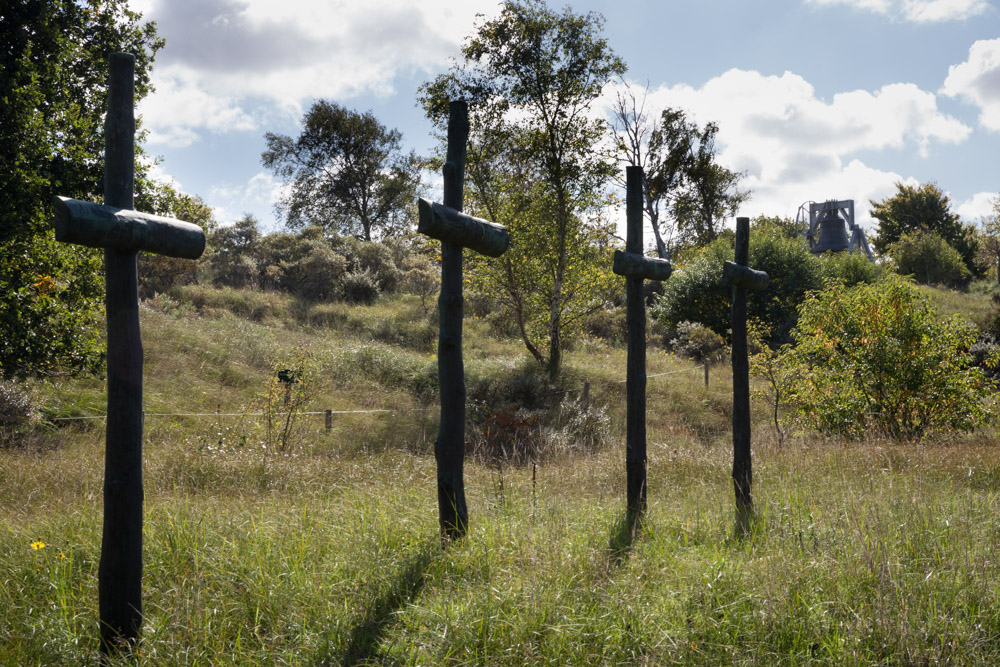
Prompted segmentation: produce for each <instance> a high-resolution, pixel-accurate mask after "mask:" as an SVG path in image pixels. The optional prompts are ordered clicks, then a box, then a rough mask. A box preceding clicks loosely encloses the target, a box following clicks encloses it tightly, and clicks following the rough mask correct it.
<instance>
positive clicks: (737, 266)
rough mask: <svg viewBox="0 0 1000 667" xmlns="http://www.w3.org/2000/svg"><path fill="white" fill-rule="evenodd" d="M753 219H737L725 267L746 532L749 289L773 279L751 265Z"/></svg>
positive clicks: (739, 497) (741, 517)
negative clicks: (733, 250)
mask: <svg viewBox="0 0 1000 667" xmlns="http://www.w3.org/2000/svg"><path fill="white" fill-rule="evenodd" d="M749 255H750V218H737V219H736V253H735V257H734V259H735V262H725V263H724V264H723V266H722V275H723V280H724V281H725V282H727V283H728V284H730V285H731V286H732V290H733V297H732V298H733V300H732V310H731V316H732V324H731V326H732V332H733V352H732V360H733V490H734V491H735V494H736V531H737V534H739V535H744V534H746V533H747V531H748V530H749V528H750V519H751V517H752V516H753V494H752V493H751V489H752V486H753V467H752V461H751V454H750V358H749V353H748V350H747V290H748V289H752V290H763V289H766V288H767V286H768V284H769V283H770V282H771V279H770V277H769V276H768V275H767V274H766V273H764V272H763V271H755V270H754V269H751V268H748V267H747V263H748V262H749Z"/></svg>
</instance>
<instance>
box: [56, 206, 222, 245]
mask: <svg viewBox="0 0 1000 667" xmlns="http://www.w3.org/2000/svg"><path fill="white" fill-rule="evenodd" d="M52 204H53V210H54V214H55V228H56V241H62V242H63V243H75V244H76V245H84V246H88V247H91V248H114V249H115V250H122V251H125V252H136V251H140V250H141V251H144V252H151V253H154V254H157V255H167V256H168V257H183V258H184V259H198V258H199V257H201V255H202V253H203V252H205V232H203V231H202V230H201V227H199V226H198V225H195V224H193V223H190V222H183V221H181V220H175V219H173V218H164V217H162V216H159V215H151V214H149V213H140V212H139V211H133V210H130V209H122V208H117V207H115V206H106V205H104V204H94V203H91V202H87V201H80V200H79V199H70V198H68V197H60V196H58V195H55V196H53V197H52Z"/></svg>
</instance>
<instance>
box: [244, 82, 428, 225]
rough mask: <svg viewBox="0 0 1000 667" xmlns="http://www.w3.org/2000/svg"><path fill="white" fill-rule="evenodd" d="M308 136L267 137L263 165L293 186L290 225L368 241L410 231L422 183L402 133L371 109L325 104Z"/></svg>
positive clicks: (307, 124)
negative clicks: (402, 143) (403, 146)
mask: <svg viewBox="0 0 1000 667" xmlns="http://www.w3.org/2000/svg"><path fill="white" fill-rule="evenodd" d="M302 124H303V130H302V134H300V135H299V137H298V138H297V139H292V138H291V137H289V136H285V135H280V134H272V133H271V132H268V133H267V134H265V135H264V139H265V141H266V142H267V150H266V151H264V153H263V154H262V155H261V161H262V162H263V164H264V166H265V167H267V168H268V169H270V170H272V171H273V172H274V173H275V174H276V175H278V176H279V177H280V178H282V179H284V180H285V182H286V183H289V184H290V185H291V190H290V192H289V194H288V195H287V196H286V197H285V198H284V199H283V200H282V201H281V203H280V204H279V210H281V211H283V212H284V214H285V216H286V218H285V219H286V223H287V224H288V226H289V227H291V228H293V229H296V228H299V227H308V226H311V225H317V226H320V227H324V228H326V229H328V230H329V231H331V232H337V233H341V234H351V235H354V236H356V237H357V238H359V239H362V240H364V241H371V240H372V238H373V236H376V237H387V236H394V235H397V234H399V233H401V232H402V231H405V230H406V228H407V226H408V225H409V220H410V218H411V209H412V207H413V206H414V205H415V201H414V200H415V199H416V196H417V189H418V187H419V185H420V174H419V160H418V159H417V157H416V155H415V154H414V153H413V152H410V153H409V154H403V152H402V150H401V148H400V140H401V139H402V134H400V132H399V130H390V129H388V128H387V127H385V126H384V125H382V123H380V122H379V121H378V119H377V118H375V116H374V115H373V114H372V113H371V112H370V111H369V112H367V113H364V114H360V113H358V112H357V111H352V110H350V109H347V108H345V107H342V106H340V105H339V104H337V103H335V102H328V101H326V100H319V101H317V102H315V103H314V104H313V105H312V108H310V109H309V111H308V112H306V114H305V116H303V119H302Z"/></svg>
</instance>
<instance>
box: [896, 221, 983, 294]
mask: <svg viewBox="0 0 1000 667" xmlns="http://www.w3.org/2000/svg"><path fill="white" fill-rule="evenodd" d="M886 253H887V254H888V255H889V257H891V258H892V260H893V262H895V264H896V271H897V272H898V273H899V274H900V275H903V276H913V278H914V279H915V280H916V281H917V282H919V283H923V284H925V285H948V286H949V287H956V286H959V285H964V284H967V283H968V282H969V278H971V277H972V274H971V272H970V271H969V269H968V268H966V266H965V264H964V263H963V262H962V257H961V255H959V254H958V251H957V250H955V249H954V248H952V247H951V246H950V245H948V242H947V241H945V240H944V239H943V238H941V237H940V236H939V235H937V234H935V233H934V232H927V231H923V230H917V231H913V232H906V233H904V234H903V235H902V236H900V237H899V240H898V241H896V242H895V243H893V244H892V245H890V246H889V247H888V248H887V249H886Z"/></svg>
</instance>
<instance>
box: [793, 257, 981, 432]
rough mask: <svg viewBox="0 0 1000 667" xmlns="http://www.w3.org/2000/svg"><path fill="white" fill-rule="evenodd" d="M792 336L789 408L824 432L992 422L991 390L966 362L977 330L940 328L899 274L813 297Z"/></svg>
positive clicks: (942, 322)
mask: <svg viewBox="0 0 1000 667" xmlns="http://www.w3.org/2000/svg"><path fill="white" fill-rule="evenodd" d="M793 337H794V339H795V342H796V346H795V347H794V348H788V349H786V350H785V352H784V353H783V354H782V358H781V364H782V365H783V366H784V367H786V368H789V369H794V372H793V375H794V377H795V384H794V386H793V387H792V389H791V392H790V394H789V401H790V402H791V403H792V404H794V405H795V406H796V407H797V409H798V411H799V413H800V414H801V415H802V416H803V417H804V418H805V419H806V420H807V421H808V422H809V423H810V424H811V425H812V426H814V427H815V428H816V429H817V430H819V431H821V432H824V433H835V434H842V435H845V436H848V437H853V438H861V437H864V436H870V435H873V434H878V435H885V436H889V437H893V438H919V437H924V436H926V435H928V434H930V433H934V432H941V431H945V432H948V431H968V430H972V429H973V428H975V427H977V426H979V425H981V424H983V423H984V422H985V420H986V418H987V417H988V416H989V414H990V410H989V407H988V401H989V400H990V399H991V397H992V393H993V390H994V387H993V386H992V384H991V383H989V382H987V381H986V379H985V377H984V375H983V373H982V371H981V370H980V369H979V368H976V367H975V366H974V365H973V363H974V360H973V358H972V356H971V355H970V354H969V348H970V347H971V346H972V345H973V343H975V341H976V331H975V327H974V326H972V325H971V324H969V323H967V322H966V321H964V320H962V319H960V318H957V317H951V318H947V319H940V318H939V317H938V316H937V315H936V313H935V312H934V311H933V310H931V309H930V307H929V306H928V305H927V303H926V301H924V300H922V299H921V298H920V296H919V293H918V292H917V290H916V289H915V288H914V287H913V286H912V285H911V284H909V283H908V282H906V280H904V279H902V278H900V277H899V276H897V275H895V274H892V273H886V274H884V275H883V276H882V278H881V279H880V280H879V281H878V282H876V283H873V284H860V285H857V286H855V287H852V288H847V287H844V285H843V284H841V283H837V282H830V283H828V284H827V287H826V288H825V289H824V290H822V291H819V292H814V293H811V294H810V295H809V297H808V298H807V299H806V301H805V302H804V303H803V305H802V308H801V310H800V313H799V322H798V324H797V325H796V328H795V330H794V332H793ZM995 361H996V360H992V362H991V363H995Z"/></svg>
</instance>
